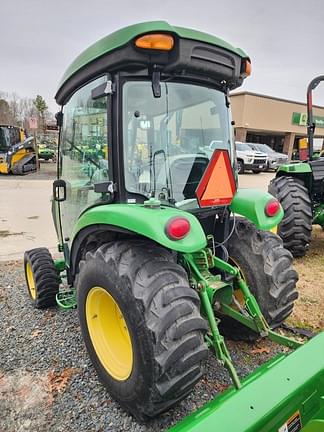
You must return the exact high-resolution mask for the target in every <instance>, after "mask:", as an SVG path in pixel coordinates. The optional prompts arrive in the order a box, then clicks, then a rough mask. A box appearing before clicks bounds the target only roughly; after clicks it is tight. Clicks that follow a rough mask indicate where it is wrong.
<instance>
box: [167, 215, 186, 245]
mask: <svg viewBox="0 0 324 432" xmlns="http://www.w3.org/2000/svg"><path fill="white" fill-rule="evenodd" d="M189 231H190V222H189V221H188V219H186V218H183V217H178V216H176V217H174V218H172V219H170V220H169V221H168V223H167V225H166V227H165V233H166V235H167V236H168V237H169V239H171V240H181V239H183V238H184V237H185V236H186V235H187V234H188V233H189Z"/></svg>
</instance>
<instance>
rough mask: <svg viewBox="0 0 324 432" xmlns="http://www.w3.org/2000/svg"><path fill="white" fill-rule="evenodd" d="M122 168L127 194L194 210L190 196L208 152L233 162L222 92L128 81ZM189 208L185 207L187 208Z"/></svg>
mask: <svg viewBox="0 0 324 432" xmlns="http://www.w3.org/2000/svg"><path fill="white" fill-rule="evenodd" d="M123 122H124V136H123V138H124V167H125V185H126V189H127V191H128V192H134V193H139V194H141V195H144V196H145V197H155V198H158V199H159V200H161V201H162V202H163V204H175V205H176V206H178V207H181V206H182V205H185V206H186V208H190V207H197V202H196V195H195V191H196V189H197V186H198V184H199V181H200V179H201V177H202V175H203V173H204V171H205V169H206V167H207V165H208V162H209V159H210V157H211V156H212V154H213V151H214V150H215V149H216V148H218V149H227V150H228V151H229V153H230V157H231V159H232V158H233V149H232V143H233V140H232V135H231V130H232V129H231V126H230V118H229V111H228V109H227V107H226V104H225V96H224V94H223V93H222V92H220V91H217V90H214V89H210V88H206V87H201V86H197V85H193V84H184V83H173V82H167V83H166V82H161V97H159V98H155V97H154V95H153V92H152V83H151V82H147V81H135V82H134V81H132V82H131V81H129V82H127V83H126V84H125V85H124V92H123ZM188 205H189V207H188Z"/></svg>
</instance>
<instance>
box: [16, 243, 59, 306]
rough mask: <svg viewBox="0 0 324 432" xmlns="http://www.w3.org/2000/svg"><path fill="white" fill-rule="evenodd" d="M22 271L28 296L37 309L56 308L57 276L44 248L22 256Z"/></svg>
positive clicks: (50, 258) (27, 252) (51, 259)
mask: <svg viewBox="0 0 324 432" xmlns="http://www.w3.org/2000/svg"><path fill="white" fill-rule="evenodd" d="M24 269H25V277H26V283H27V288H28V293H29V296H30V298H31V300H32V302H33V305H34V307H36V308H37V309H45V308H48V307H52V306H56V294H57V293H58V292H59V276H58V272H57V270H56V268H55V265H54V261H53V258H52V256H51V254H50V252H49V250H48V249H46V248H36V249H31V250H29V251H26V252H25V254H24Z"/></svg>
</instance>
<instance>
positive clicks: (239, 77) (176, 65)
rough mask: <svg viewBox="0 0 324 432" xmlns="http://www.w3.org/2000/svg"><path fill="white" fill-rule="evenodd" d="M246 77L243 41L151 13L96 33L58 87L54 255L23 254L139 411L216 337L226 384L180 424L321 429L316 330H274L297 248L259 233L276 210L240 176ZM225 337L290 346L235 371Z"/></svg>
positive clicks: (180, 392)
mask: <svg viewBox="0 0 324 432" xmlns="http://www.w3.org/2000/svg"><path fill="white" fill-rule="evenodd" d="M249 73H250V60H249V58H248V56H247V55H246V54H245V53H244V52H243V51H242V50H240V49H237V48H234V47H233V46H231V45H229V44H228V43H226V42H224V41H223V40H221V39H218V38H216V37H214V36H212V35H209V34H205V33H201V32H198V31H195V30H191V29H187V28H182V27H174V26H171V25H169V24H168V23H166V22H163V21H161V22H160V21H158V22H149V23H143V24H137V25H133V26H131V27H127V28H124V29H122V30H119V31H117V32H116V33H113V34H111V35H109V36H107V37H105V38H104V39H102V40H100V41H99V42H97V43H95V44H94V45H93V46H91V47H90V48H89V49H87V50H86V51H85V52H84V53H82V54H81V55H80V56H79V57H78V58H77V59H76V60H75V61H74V62H73V63H72V64H71V66H70V67H69V68H68V70H67V71H66V73H65V75H64V77H63V79H62V81H61V83H60V85H59V89H58V92H57V94H56V101H57V102H58V104H60V105H61V106H62V110H61V111H60V113H59V114H58V115H57V121H58V124H59V127H60V139H59V156H58V179H57V180H55V181H54V184H53V217H54V223H55V227H56V231H57V235H58V239H59V251H60V252H62V253H63V258H62V259H57V260H55V261H53V259H52V257H51V255H50V254H49V252H48V250H47V249H45V248H38V249H33V250H30V251H27V252H26V253H25V260H24V262H25V273H26V280H27V285H28V290H29V294H30V297H31V300H32V302H33V304H34V306H35V307H37V308H46V307H50V306H54V305H55V304H57V303H58V304H59V305H60V306H61V307H62V308H66V309H68V308H72V307H75V306H77V308H78V314H79V320H80V326H81V332H82V335H83V339H84V343H85V345H86V348H87V350H88V353H89V356H90V358H91V361H92V363H93V366H94V367H95V369H96V371H97V373H98V376H99V377H100V379H101V381H102V382H103V384H104V385H105V386H106V387H107V389H108V391H109V392H110V394H111V396H112V397H113V398H114V399H115V400H117V401H118V402H119V404H120V405H121V406H122V407H123V408H124V409H126V410H128V411H129V412H131V413H132V414H133V415H134V416H135V417H136V418H137V419H138V420H140V421H145V420H147V419H149V418H152V417H154V416H156V415H158V414H159V413H161V412H163V411H166V410H168V409H169V408H170V407H172V406H173V405H174V404H176V403H178V402H179V401H180V400H182V399H183V398H185V397H186V396H187V395H188V394H189V393H190V391H191V390H192V388H193V387H194V386H195V384H196V383H197V382H198V381H199V380H200V378H201V377H202V375H203V374H204V368H205V364H206V357H207V353H208V350H209V349H211V350H212V351H213V352H214V354H215V356H216V358H217V359H218V360H219V365H220V367H222V366H225V367H226V368H227V370H228V372H229V374H230V376H231V378H232V381H233V388H232V389H231V390H229V391H228V392H227V393H226V394H225V395H223V396H221V398H217V399H215V400H214V401H212V402H210V403H209V404H208V405H207V406H205V407H204V408H203V410H201V411H200V412H198V413H194V414H192V415H191V416H190V417H188V418H187V419H186V420H184V423H180V424H179V425H177V426H175V429H174V430H178V431H180V430H181V431H182V430H185V431H204V432H206V431H214V430H216V427H217V430H221V431H231V432H242V431H255V432H261V431H279V430H280V431H284V430H285V431H286V430H295V431H299V430H301V427H302V426H301V425H303V431H308V432H310V431H311V430H312V431H315V430H317V431H319V430H320V429H316V427H317V425H319V428H321V430H323V419H324V408H323V400H324V399H323V395H324V372H323V361H324V359H323V355H322V354H323V351H322V348H323V342H324V335H319V336H317V337H315V338H314V339H313V340H311V341H310V342H309V343H308V344H307V345H305V346H304V347H301V345H302V344H301V343H300V342H297V341H294V340H293V339H290V338H288V337H286V336H283V335H280V334H279V333H277V332H275V331H274V328H276V327H278V326H280V324H281V323H282V322H283V321H284V320H285V318H286V317H287V316H288V315H289V314H290V313H291V311H292V309H293V303H294V300H296V298H297V292H296V281H297V274H296V272H295V271H294V270H293V268H292V265H291V263H292V255H291V254H290V252H288V251H287V250H286V249H284V248H283V245H282V241H281V239H280V238H279V237H278V236H277V235H275V234H273V233H271V232H269V230H270V229H271V228H272V227H274V226H277V225H278V224H279V223H280V220H281V218H282V216H283V210H282V208H281V206H280V204H279V202H278V201H277V200H276V199H274V198H273V197H272V196H271V195H270V194H268V193H264V192H261V191H258V190H244V189H238V188H237V176H236V173H235V170H234V165H235V150H234V141H233V131H232V126H231V116H230V111H229V98H228V93H229V91H230V90H233V89H235V88H237V87H238V86H240V85H241V84H242V82H243V80H244V79H245V78H246V77H247V76H248V75H249ZM89 142H96V146H92V147H91V148H92V150H94V149H95V151H91V152H89V151H88V150H89ZM211 142H213V143H217V146H214V147H215V148H213V151H212V152H211V151H210V144H211ZM62 281H63V282H65V283H64V284H62V283H61V282H62ZM224 335H227V336H228V337H231V338H232V339H248V340H255V339H257V338H260V337H264V338H269V339H271V340H272V341H275V342H277V343H278V344H281V345H283V346H285V347H289V348H291V349H292V350H293V352H292V353H291V354H289V355H287V354H280V355H279V356H277V357H276V358H275V359H274V360H273V361H272V362H270V363H268V364H267V365H265V366H262V367H261V369H259V370H258V371H257V372H256V373H254V374H253V375H251V376H249V377H247V378H246V379H244V380H242V379H241V378H240V377H239V376H238V373H237V371H236V369H235V366H234V364H233V362H232V360H231V356H230V353H229V351H228V349H227V347H226V344H225V340H224ZM292 419H293V420H292ZM292 422H294V425H295V429H291V425H292ZM287 425H288V426H287Z"/></svg>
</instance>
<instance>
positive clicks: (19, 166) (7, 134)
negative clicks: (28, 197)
mask: <svg viewBox="0 0 324 432" xmlns="http://www.w3.org/2000/svg"><path fill="white" fill-rule="evenodd" d="M36 170H37V153H36V145H35V140H34V137H29V138H28V137H27V136H26V134H25V132H24V130H23V129H22V128H20V127H17V126H10V125H0V174H10V173H12V174H16V175H24V174H27V173H30V172H32V171H36Z"/></svg>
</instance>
